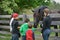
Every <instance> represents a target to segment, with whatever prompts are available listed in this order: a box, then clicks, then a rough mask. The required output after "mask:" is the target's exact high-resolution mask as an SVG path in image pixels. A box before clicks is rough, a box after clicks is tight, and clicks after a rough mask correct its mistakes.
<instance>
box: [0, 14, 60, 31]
mask: <svg viewBox="0 0 60 40" xmlns="http://www.w3.org/2000/svg"><path fill="white" fill-rule="evenodd" d="M50 16H51V18H52V23H51V25H60V14H58V13H55V14H50ZM10 17H11V15H0V28H4V29H9V28H10V26H9V20H10ZM26 17H28V18H33V15H27V16H26V15H25V14H24V15H19V19H20V18H22V20H19V24H23V23H24V19H25V18H26ZM31 23H32V24H34V22H31ZM39 23H40V24H41V23H42V21H40V22H39ZM37 30H40V29H37ZM52 32H60V29H52Z"/></svg>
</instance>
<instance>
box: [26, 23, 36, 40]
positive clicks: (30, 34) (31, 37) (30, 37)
mask: <svg viewBox="0 0 60 40" xmlns="http://www.w3.org/2000/svg"><path fill="white" fill-rule="evenodd" d="M26 40H35V37H34V32H33V31H32V25H31V23H29V26H28V30H27V31H26Z"/></svg>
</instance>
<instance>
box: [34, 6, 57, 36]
mask: <svg viewBox="0 0 60 40" xmlns="http://www.w3.org/2000/svg"><path fill="white" fill-rule="evenodd" d="M45 8H48V7H46V6H42V7H39V8H37V9H35V10H33V12H34V15H33V17H34V28H37V26H38V23H39V21H42V20H43V17H44V12H43V10H44V9H45ZM51 26H54V29H57V25H51ZM40 27H42V24H40ZM56 36H58V33H56Z"/></svg>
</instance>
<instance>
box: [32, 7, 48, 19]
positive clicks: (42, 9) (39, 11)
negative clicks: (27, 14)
mask: <svg viewBox="0 0 60 40" xmlns="http://www.w3.org/2000/svg"><path fill="white" fill-rule="evenodd" d="M45 8H48V7H46V6H42V7H40V8H38V9H36V10H34V11H33V12H34V13H35V14H38V16H39V18H40V20H43V17H44V9H45Z"/></svg>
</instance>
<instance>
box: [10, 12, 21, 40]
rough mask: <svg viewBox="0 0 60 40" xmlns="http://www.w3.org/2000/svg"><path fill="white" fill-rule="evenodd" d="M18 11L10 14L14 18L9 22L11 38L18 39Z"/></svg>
mask: <svg viewBox="0 0 60 40" xmlns="http://www.w3.org/2000/svg"><path fill="white" fill-rule="evenodd" d="M18 16H19V15H18V13H14V14H13V15H12V18H14V20H13V19H12V20H13V21H12V23H11V33H12V40H19V36H20V33H19V29H18V27H19V23H18Z"/></svg>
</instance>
